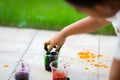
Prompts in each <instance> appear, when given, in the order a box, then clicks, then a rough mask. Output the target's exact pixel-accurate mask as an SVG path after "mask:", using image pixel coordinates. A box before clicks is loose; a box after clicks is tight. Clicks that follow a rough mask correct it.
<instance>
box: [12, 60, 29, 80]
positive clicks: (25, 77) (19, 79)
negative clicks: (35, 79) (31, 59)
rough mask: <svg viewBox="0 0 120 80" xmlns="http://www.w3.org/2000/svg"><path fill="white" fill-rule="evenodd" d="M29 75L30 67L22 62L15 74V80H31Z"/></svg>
mask: <svg viewBox="0 0 120 80" xmlns="http://www.w3.org/2000/svg"><path fill="white" fill-rule="evenodd" d="M29 73H30V68H29V65H28V64H25V63H23V62H21V63H20V66H18V67H17V68H16V70H15V72H14V77H15V80H29Z"/></svg>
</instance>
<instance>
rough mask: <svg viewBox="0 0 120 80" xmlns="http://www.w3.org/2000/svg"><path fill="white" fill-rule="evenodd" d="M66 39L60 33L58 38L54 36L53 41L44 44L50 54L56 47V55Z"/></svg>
mask: <svg viewBox="0 0 120 80" xmlns="http://www.w3.org/2000/svg"><path fill="white" fill-rule="evenodd" d="M65 39H66V37H65V36H64V35H62V33H60V32H59V33H58V34H57V35H56V36H54V37H53V38H52V39H50V40H49V41H47V42H45V43H44V48H45V50H47V49H48V50H47V51H48V52H50V51H51V50H52V48H53V47H54V46H55V47H56V53H58V52H59V50H60V48H61V47H62V45H63V44H64V42H65Z"/></svg>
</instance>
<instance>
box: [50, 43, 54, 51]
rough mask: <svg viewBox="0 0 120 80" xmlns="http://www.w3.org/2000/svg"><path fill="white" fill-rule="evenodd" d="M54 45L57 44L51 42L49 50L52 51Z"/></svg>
mask: <svg viewBox="0 0 120 80" xmlns="http://www.w3.org/2000/svg"><path fill="white" fill-rule="evenodd" d="M54 46H55V45H54V44H52V43H51V44H50V45H49V49H48V52H50V51H51V50H52V49H53V47H54Z"/></svg>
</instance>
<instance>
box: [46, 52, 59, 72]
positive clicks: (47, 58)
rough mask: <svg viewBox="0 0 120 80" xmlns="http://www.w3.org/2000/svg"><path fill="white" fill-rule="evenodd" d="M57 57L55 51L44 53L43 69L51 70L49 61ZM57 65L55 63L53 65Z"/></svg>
mask: <svg viewBox="0 0 120 80" xmlns="http://www.w3.org/2000/svg"><path fill="white" fill-rule="evenodd" d="M57 59H58V54H57V53H56V52H50V53H46V55H45V56H44V61H45V62H44V63H45V69H46V70H47V71H51V67H50V63H51V62H53V61H56V60H57ZM55 67H57V65H55Z"/></svg>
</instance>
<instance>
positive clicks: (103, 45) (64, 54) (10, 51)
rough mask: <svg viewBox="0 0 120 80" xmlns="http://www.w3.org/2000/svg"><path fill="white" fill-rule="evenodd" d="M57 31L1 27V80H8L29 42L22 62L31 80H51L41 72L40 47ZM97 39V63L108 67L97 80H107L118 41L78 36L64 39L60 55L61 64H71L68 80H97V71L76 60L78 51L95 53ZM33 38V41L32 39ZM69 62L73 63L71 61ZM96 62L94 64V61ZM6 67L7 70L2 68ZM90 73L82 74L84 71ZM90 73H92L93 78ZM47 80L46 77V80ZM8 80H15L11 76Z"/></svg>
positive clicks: (87, 35) (100, 72)
mask: <svg viewBox="0 0 120 80" xmlns="http://www.w3.org/2000/svg"><path fill="white" fill-rule="evenodd" d="M56 33H58V32H56V31H47V30H35V29H19V28H8V27H0V80H2V79H4V80H8V77H9V75H10V73H11V72H12V70H13V69H14V66H15V64H16V62H17V61H18V60H19V59H20V57H21V56H22V54H23V53H24V52H25V50H26V48H27V47H28V46H29V44H30V42H31V40H33V41H32V44H31V46H30V47H29V49H28V51H27V53H26V55H25V56H24V58H23V60H25V61H27V62H28V63H29V64H30V66H31V67H32V68H31V72H30V80H52V74H51V73H50V72H47V71H45V70H44V61H43V57H44V56H43V55H44V53H45V51H44V49H43V44H44V42H45V41H47V40H49V39H50V38H52V37H53V36H54V35H56ZM99 37H100V53H102V54H103V55H104V57H103V58H101V59H100V60H99V61H101V62H104V63H105V64H107V65H109V68H108V69H100V70H99V75H100V77H99V80H108V75H109V71H110V65H111V62H112V58H113V54H114V51H115V49H116V46H117V43H118V38H117V37H116V36H103V35H90V34H80V35H74V36H71V37H69V38H67V40H66V42H65V44H64V45H63V47H62V48H61V51H60V55H59V57H60V60H62V61H66V62H68V63H69V64H70V67H69V68H68V72H69V74H68V75H69V77H70V78H71V80H80V79H81V80H97V74H98V73H97V68H95V67H93V66H90V65H89V64H88V63H86V62H82V60H81V59H80V58H79V57H78V55H77V53H78V52H80V51H92V52H94V53H95V54H97V53H98V42H99V41H98V39H99ZM33 38H34V39H33ZM71 58H72V59H71ZM96 61H97V60H96ZM4 64H8V65H9V67H8V68H4V67H3V65H4ZM86 66H87V67H89V68H90V70H88V71H85V70H84V67H86ZM92 72H95V73H94V74H92ZM46 76H47V77H46ZM11 80H14V76H12V78H11Z"/></svg>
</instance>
